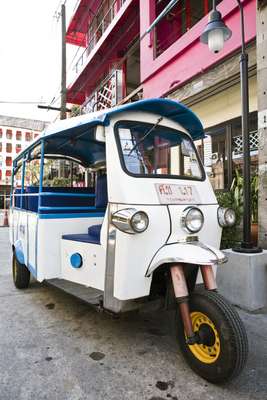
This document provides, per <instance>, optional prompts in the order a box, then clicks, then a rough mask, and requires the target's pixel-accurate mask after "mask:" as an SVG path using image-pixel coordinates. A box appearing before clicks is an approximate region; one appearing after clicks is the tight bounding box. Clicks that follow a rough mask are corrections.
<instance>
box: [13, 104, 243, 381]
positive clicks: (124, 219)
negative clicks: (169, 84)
mask: <svg viewBox="0 0 267 400" xmlns="http://www.w3.org/2000/svg"><path fill="white" fill-rule="evenodd" d="M203 137H204V132H203V127H202V125H201V122H200V121H199V119H198V118H197V117H196V115H195V114H194V113H193V112H191V111H190V110H189V109H188V108H186V107H185V106H183V105H182V104H179V103H177V102H175V101H172V100H167V99H149V100H142V101H139V102H135V103H131V104H127V105H124V106H121V107H117V108H113V109H107V110H104V111H100V112H97V113H93V114H88V115H83V116H80V117H75V118H71V119H67V120H64V121H58V122H56V123H55V124H52V125H51V126H50V127H48V128H47V129H46V130H45V131H44V133H43V135H42V136H41V137H40V138H38V139H37V140H36V141H35V142H34V143H33V144H31V145H30V146H29V147H28V148H27V149H26V150H24V151H23V152H22V153H21V154H19V156H18V157H17V158H16V159H15V161H14V165H13V177H12V194H11V203H12V207H11V215H10V221H11V226H10V241H11V244H12V249H13V279H14V284H15V286H16V287H17V288H19V289H24V288H27V287H28V285H29V283H30V275H33V276H34V277H35V278H36V279H37V281H39V282H42V281H44V280H46V281H48V282H49V283H51V284H53V285H55V286H57V287H59V288H61V289H63V290H65V291H67V292H69V293H72V294H74V295H76V296H79V297H80V298H82V299H83V300H85V301H87V302H88V303H90V304H92V305H94V306H95V307H97V308H98V309H104V310H108V311H109V312H112V313H116V314H118V313H122V312H126V311H130V310H136V309H140V308H142V307H146V305H147V304H150V303H151V302H154V304H155V305H158V306H159V307H161V308H163V309H164V308H175V309H176V317H175V330H176V337H177V342H178V343H179V346H180V348H181V351H182V353H183V355H184V357H185V359H186V360H187V362H188V363H189V365H190V366H191V368H192V369H193V370H194V371H195V372H197V373H198V374H199V375H201V376H202V377H204V378H205V379H207V380H208V381H211V382H214V383H220V382H224V381H227V380H229V379H232V378H233V377H234V376H236V375H238V374H239V373H240V371H241V370H242V368H243V367H244V364H245V361H246V358H247V351H248V350H247V337H246V333H245V330H244V327H243V324H242V322H241V320H240V318H239V316H238V314H237V312H236V311H235V309H234V308H233V307H232V306H231V305H230V304H228V303H227V301H226V300H225V299H224V298H223V297H222V296H220V295H219V294H218V292H217V286H216V279H215V276H216V268H217V266H218V265H219V264H223V263H224V262H225V261H226V258H225V255H224V254H223V253H222V252H221V251H220V250H219V246H220V239H221V230H222V227H225V226H231V225H232V224H234V223H235V214H234V212H233V211H232V210H231V209H224V208H220V207H219V206H218V204H217V200H216V197H215V195H214V192H213V190H212V187H211V184H210V182H209V179H208V178H207V176H206V173H205V170H204V168H203V166H202V163H201V160H200V158H199V155H198V153H197V150H196V147H195V145H194V140H196V139H201V138H203Z"/></svg>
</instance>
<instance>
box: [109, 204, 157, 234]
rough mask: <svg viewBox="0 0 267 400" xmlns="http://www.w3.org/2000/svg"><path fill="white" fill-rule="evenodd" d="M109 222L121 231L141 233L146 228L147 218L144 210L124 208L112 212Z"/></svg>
mask: <svg viewBox="0 0 267 400" xmlns="http://www.w3.org/2000/svg"><path fill="white" fill-rule="evenodd" d="M111 222H112V224H113V225H114V226H116V228H118V229H120V230H121V231H123V232H126V233H141V232H144V231H145V230H146V229H147V227H148V223H149V219H148V216H147V214H146V213H145V212H144V211H137V210H136V209H135V208H125V209H124V210H120V211H117V212H115V213H114V214H112V217H111Z"/></svg>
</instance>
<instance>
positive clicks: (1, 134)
mask: <svg viewBox="0 0 267 400" xmlns="http://www.w3.org/2000/svg"><path fill="white" fill-rule="evenodd" d="M2 137H3V130H2V128H0V139H2Z"/></svg>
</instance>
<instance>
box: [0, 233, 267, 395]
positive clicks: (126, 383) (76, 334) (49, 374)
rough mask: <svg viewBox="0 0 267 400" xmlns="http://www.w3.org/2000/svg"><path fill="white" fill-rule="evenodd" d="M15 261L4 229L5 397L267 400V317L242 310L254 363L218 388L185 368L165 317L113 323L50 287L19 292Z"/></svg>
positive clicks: (1, 350)
mask: <svg viewBox="0 0 267 400" xmlns="http://www.w3.org/2000/svg"><path fill="white" fill-rule="evenodd" d="M10 256H11V254H10V248H9V244H8V232H7V229H6V228H0V400H30V399H32V400H43V399H47V400H48V399H49V400H85V399H86V400H106V399H108V400H177V399H179V400H185V399H186V400H187V399H188V400H189V399H190V400H200V399H205V400H206V399H207V400H221V399H225V400H232V399H242V400H246V399H260V400H266V399H267V368H266V367H267V314H254V315H252V314H247V313H245V312H241V317H242V319H243V320H244V322H245V325H246V328H247V330H248V335H249V342H250V356H249V361H248V365H247V367H246V369H245V371H244V372H243V374H242V375H241V376H240V377H239V378H238V379H237V380H235V381H234V382H233V383H231V384H228V385H227V386H223V387H216V386H214V385H211V384H208V383H207V382H205V381H204V380H203V379H201V378H199V377H198V376H196V375H195V374H194V373H193V372H191V370H190V369H189V368H188V367H187V365H186V364H185V363H184V361H183V359H182V357H181V356H180V354H179V353H177V351H176V344H175V342H174V339H173V338H172V337H171V336H170V335H169V332H168V331H169V325H168V321H167V318H166V316H164V315H158V314H153V313H149V314H138V315H131V316H128V317H123V318H121V319H112V318H111V317H110V316H109V315H106V314H98V313H96V312H95V311H94V310H92V309H90V308H89V307H88V306H87V305H85V304H84V303H82V302H80V301H79V300H77V299H75V298H73V297H72V296H69V295H67V294H64V293H62V292H61V291H59V290H57V289H54V288H51V287H47V286H45V285H44V284H38V283H33V284H32V285H31V287H30V289H28V290H26V291H18V290H17V289H15V288H14V287H13V284H12V281H11V274H10Z"/></svg>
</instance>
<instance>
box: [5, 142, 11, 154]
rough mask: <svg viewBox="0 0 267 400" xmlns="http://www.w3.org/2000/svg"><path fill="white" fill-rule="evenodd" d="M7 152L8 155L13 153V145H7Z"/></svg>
mask: <svg viewBox="0 0 267 400" xmlns="http://www.w3.org/2000/svg"><path fill="white" fill-rule="evenodd" d="M6 152H7V153H12V144H11V143H7V144H6Z"/></svg>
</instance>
